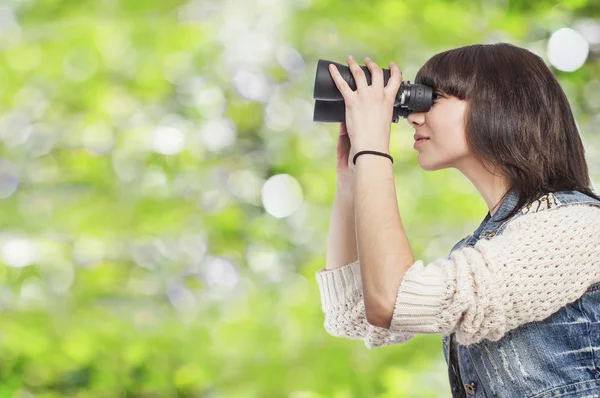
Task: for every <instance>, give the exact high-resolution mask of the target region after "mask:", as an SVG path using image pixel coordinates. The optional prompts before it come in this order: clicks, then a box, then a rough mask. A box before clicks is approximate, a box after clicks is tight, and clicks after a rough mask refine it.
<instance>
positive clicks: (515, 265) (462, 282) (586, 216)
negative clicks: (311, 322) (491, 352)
mask: <svg viewBox="0 0 600 398" xmlns="http://www.w3.org/2000/svg"><path fill="white" fill-rule="evenodd" d="M316 278H317V282H318V285H319V289H320V294H321V305H322V309H323V312H324V313H325V322H324V326H325V330H326V331H327V332H328V333H329V334H331V335H333V336H338V337H346V338H350V339H361V340H364V342H365V345H366V346H367V347H368V348H369V349H373V348H376V347H379V346H386V345H391V344H401V343H405V342H407V341H408V340H410V339H411V338H412V337H413V336H414V334H415V333H422V334H433V333H436V334H441V335H447V334H450V333H452V332H456V341H457V342H458V343H459V344H463V345H468V344H473V343H476V342H479V341H481V340H482V339H488V340H491V341H497V340H499V339H500V338H502V336H503V335H504V334H505V333H507V332H508V331H510V330H512V329H514V328H516V327H518V326H520V325H522V324H524V323H528V322H532V321H538V320H542V319H544V318H547V317H548V316H550V315H552V314H553V313H555V312H556V311H558V310H559V309H560V308H562V307H563V306H565V305H566V304H568V303H571V302H573V301H575V300H577V299H578V298H579V297H581V296H582V295H583V293H584V292H585V291H586V289H587V288H588V287H589V286H590V285H592V284H594V283H596V282H600V207H596V206H591V205H571V206H559V207H556V208H550V209H548V210H544V211H540V212H536V213H531V214H525V215H523V216H521V217H520V218H518V219H516V220H514V221H511V222H510V223H508V224H507V226H506V229H505V230H504V232H503V233H502V234H500V235H496V236H494V237H493V238H491V239H487V240H486V239H484V238H481V239H480V240H479V241H478V242H477V243H476V244H475V246H474V247H464V248H462V249H457V250H455V251H454V252H453V253H452V254H451V255H449V256H447V257H446V258H440V259H438V260H435V261H434V262H432V263H430V264H429V265H427V266H426V267H425V266H424V265H423V261H422V260H418V261H416V262H415V263H414V264H413V265H412V266H411V267H410V268H409V269H408V270H407V272H406V273H405V274H404V277H403V279H402V282H401V284H400V286H399V288H398V295H397V297H396V304H395V308H394V312H393V316H392V320H391V325H390V328H389V329H386V328H381V327H378V326H374V325H371V324H369V323H368V322H367V318H366V316H365V306H364V297H363V293H362V281H361V276H360V264H359V262H358V261H356V262H353V263H350V264H346V265H344V266H342V267H340V268H336V269H333V270H326V269H325V268H323V269H320V270H319V271H317V273H316Z"/></svg>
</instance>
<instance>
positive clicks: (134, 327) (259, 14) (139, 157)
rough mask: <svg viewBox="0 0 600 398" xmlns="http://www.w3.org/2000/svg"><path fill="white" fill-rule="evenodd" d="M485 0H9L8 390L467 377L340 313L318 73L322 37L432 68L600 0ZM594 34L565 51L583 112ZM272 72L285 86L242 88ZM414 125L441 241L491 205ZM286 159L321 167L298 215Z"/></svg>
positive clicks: (411, 231)
mask: <svg viewBox="0 0 600 398" xmlns="http://www.w3.org/2000/svg"><path fill="white" fill-rule="evenodd" d="M487 3H488V2H478V3H470V2H458V1H446V0H427V1H425V2H423V1H416V0H408V1H403V2H397V1H393V0H378V1H337V0H314V1H299V2H293V1H289V2H283V1H280V2H275V1H252V0H231V1H229V2H219V1H212V2H210V1H197V2H190V3H188V4H186V3H185V2H183V1H173V0H171V1H165V0H162V1H152V2H141V1H135V0H128V1H120V2H119V1H101V2H98V1H77V2H75V1H58V0H29V1H21V0H19V1H17V0H13V1H12V2H8V3H5V4H6V5H5V6H2V7H3V8H0V10H4V11H5V12H4V13H2V14H0V15H4V16H5V18H3V19H2V18H0V20H1V21H3V22H2V24H1V25H0V49H1V50H2V52H1V53H0V73H1V76H2V79H1V81H0V108H1V109H2V113H1V114H0V158H2V159H6V160H8V161H9V162H10V164H11V167H12V169H11V170H9V169H8V168H7V167H6V166H4V169H0V194H2V193H3V192H5V191H3V189H8V188H6V187H7V186H8V185H9V184H10V179H11V178H12V176H17V177H18V179H19V185H18V187H17V189H16V190H15V191H14V192H13V193H11V194H7V195H3V199H0V200H1V202H0V203H1V205H2V212H0V225H2V227H3V228H2V231H1V232H0V310H1V311H2V312H1V313H0V396H1V397H29V396H36V397H45V398H46V397H47V398H49V397H63V396H72V397H117V396H131V397H163V396H164V397H171V396H182V397H183V396H189V397H207V398H208V397H231V398H233V397H236V398H237V397H240V398H259V397H260V398H264V397H289V398H325V397H327V398H330V397H333V398H358V397H360V398H362V397H379V398H387V397H390V398H391V397H417V396H418V397H442V396H447V395H448V382H447V380H446V377H447V373H446V372H447V371H446V367H445V362H444V358H443V354H442V352H441V341H440V336H435V335H434V336H416V337H415V338H414V339H413V340H411V341H410V342H409V343H407V344H403V345H398V346H389V347H385V348H379V349H376V350H373V351H369V350H367V349H366V347H365V346H364V344H363V343H362V342H360V341H352V340H345V339H339V338H335V337H332V336H329V335H327V334H326V332H325V330H324V329H323V314H322V312H321V307H320V301H319V291H318V287H317V284H316V281H315V278H314V274H315V272H316V271H317V270H318V269H320V268H322V267H324V262H325V247H326V234H327V229H328V219H329V215H330V208H331V204H332V201H333V195H334V190H335V178H336V177H335V141H334V140H335V138H336V136H337V125H333V124H332V125H318V124H316V123H312V121H311V119H310V118H311V117H312V105H313V102H312V88H313V83H314V80H313V79H314V73H315V65H316V61H317V59H319V58H323V59H329V60H339V61H341V60H343V59H345V57H346V56H347V55H348V54H352V55H353V56H354V57H355V58H356V59H362V57H364V56H367V55H368V56H371V57H372V58H373V59H374V60H375V62H377V63H378V64H379V65H380V66H382V67H385V68H387V63H388V62H389V61H392V60H393V61H395V62H396V63H397V64H398V65H401V69H402V70H403V71H404V73H405V79H407V78H408V79H409V80H413V79H414V74H415V73H416V71H417V70H418V68H419V67H420V65H422V64H423V63H424V62H425V61H426V60H427V59H428V58H429V57H430V56H432V55H433V54H435V53H437V52H439V51H443V50H446V49H449V48H453V47H459V46H463V45H468V44H473V43H481V42H486V41H488V40H495V39H497V38H500V39H501V40H502V41H511V42H513V43H515V44H518V45H522V46H532V47H535V46H536V45H539V43H540V41H541V42H545V41H546V40H547V39H548V37H549V36H550V34H551V33H552V32H553V31H554V30H555V29H557V28H558V27H560V26H562V24H564V25H569V24H570V23H572V22H573V21H575V20H576V19H577V18H578V17H579V16H586V17H592V18H593V17H595V16H597V15H598V9H597V5H595V2H591V1H585V0H571V1H566V2H553V1H534V2H532V1H510V2H508V1H507V2H505V5H504V6H503V5H501V4H502V2H500V3H498V5H496V6H495V5H494V3H493V2H489V4H488V5H487V6H486V7H487V8H485V9H484V8H483V7H482V5H483V4H487ZM261 32H263V36H260V34H261ZM252 35H256V36H252ZM536 43H537V44H536ZM268 45H270V46H272V48H269V47H268ZM290 49H295V50H296V51H297V54H299V55H300V56H301V58H302V61H300V62H298V60H297V59H296V58H294V54H296V53H294V52H293V51H290ZM542 49H543V47H542ZM593 56H594V54H591V55H590V60H588V62H587V63H586V64H585V65H584V66H583V67H582V68H580V69H579V70H577V71H576V72H573V73H564V72H557V76H559V78H560V80H561V83H564V84H565V86H568V87H569V89H570V90H572V94H573V97H571V96H570V98H571V99H572V101H573V108H574V112H575V113H576V115H577V117H578V122H580V123H581V127H582V133H583V134H586V133H587V132H588V131H589V130H590V129H591V126H592V125H593V121H594V120H597V117H598V115H594V112H598V111H599V108H598V107H594V106H593V105H588V100H589V97H590V95H592V94H593V95H596V92H595V91H591V94H590V93H589V92H587V91H585V87H586V85H587V84H588V82H592V81H593V82H596V83H595V84H598V83H597V82H598V75H599V73H600V72H599V71H600V69H599V68H598V61H597V59H598V58H597V54H595V57H596V58H595V59H594V58H593ZM252 73H257V74H259V75H260V74H264V77H265V78H266V79H267V81H269V82H270V84H272V85H273V87H275V86H277V90H276V92H275V91H274V92H273V93H274V94H276V95H277V96H279V97H278V98H279V100H278V101H276V102H275V101H274V102H273V103H271V102H270V101H269V98H270V97H265V98H266V99H264V100H260V99H256V98H254V99H253V98H248V94H247V93H246V94H244V93H245V91H244V90H250V91H248V92H253V93H255V94H256V93H260V89H259V88H257V87H258V86H257V85H258V83H257V81H260V78H255V79H254V80H252V79H248V80H244V79H247V76H248V74H252ZM267 87H271V86H268V85H267ZM256 95H259V94H256ZM594 117H595V118H596V119H594ZM228 126H229V127H228ZM231 126H233V128H231ZM160 128H163V129H166V130H161V131H159V129H160ZM232 131H233V140H230V139H228V134H232ZM392 132H393V136H392V151H393V152H394V158H395V164H394V167H395V172H396V176H397V181H396V183H397V187H398V196H399V208H400V213H401V215H402V218H403V223H404V226H405V228H406V230H407V233H408V235H409V237H410V240H411V245H412V247H413V250H414V251H415V256H416V257H417V258H423V259H424V260H425V261H433V260H434V259H435V258H437V257H442V256H445V255H446V254H447V252H448V251H449V250H450V248H451V247H452V245H453V244H454V243H455V242H456V241H458V240H459V239H460V238H462V237H463V236H466V234H467V233H469V232H470V231H471V230H472V229H473V228H474V227H476V225H478V223H479V222H480V221H481V219H482V218H483V216H484V215H485V213H486V211H487V209H486V207H485V204H484V203H482V202H481V201H480V199H479V196H478V193H477V192H476V191H475V190H474V189H473V187H471V186H470V184H469V183H468V181H466V180H465V179H464V177H463V176H462V175H458V174H457V172H456V171H455V170H443V171H439V172H437V173H424V172H423V171H422V170H420V169H419V167H418V164H417V162H416V153H414V151H412V150H411V145H412V138H411V136H412V129H411V128H410V127H409V126H408V125H407V124H406V123H405V122H404V121H401V122H400V124H398V125H393V127H392ZM181 140H183V142H184V144H183V146H181V147H177V146H178V145H181V143H180V141H181ZM593 140H594V139H593V137H591V136H590V137H589V142H591V143H595V141H593ZM275 174H289V175H290V176H292V177H294V178H295V179H296V180H297V181H298V182H299V183H300V185H301V187H302V191H303V203H304V207H302V208H300V209H299V210H298V211H297V212H296V214H293V215H290V216H289V217H275V216H274V215H272V214H270V213H269V212H268V211H266V210H265V208H264V207H263V202H262V200H263V199H264V198H262V197H261V188H262V186H263V184H264V182H265V180H267V179H268V178H269V177H271V176H273V175H275ZM432 242H433V244H432ZM2 261H4V262H2ZM227 264H229V266H228V265H227ZM232 269H233V271H232V272H230V271H231V270H232ZM228 270H230V271H228ZM228 272H229V273H228ZM31 394H33V395H31Z"/></svg>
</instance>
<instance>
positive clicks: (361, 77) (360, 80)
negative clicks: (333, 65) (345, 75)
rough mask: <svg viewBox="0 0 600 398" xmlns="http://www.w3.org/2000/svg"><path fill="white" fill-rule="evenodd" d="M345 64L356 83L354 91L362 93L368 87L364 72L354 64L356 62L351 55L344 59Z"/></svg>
mask: <svg viewBox="0 0 600 398" xmlns="http://www.w3.org/2000/svg"><path fill="white" fill-rule="evenodd" d="M346 62H348V67H349V68H350V71H351V72H352V75H353V76H354V81H355V82H356V89H357V90H363V91H364V90H365V89H366V88H367V86H368V84H367V77H366V76H365V71H363V70H362V68H361V67H360V65H358V64H357V63H356V61H355V60H354V58H353V57H352V56H351V55H349V56H348V58H346Z"/></svg>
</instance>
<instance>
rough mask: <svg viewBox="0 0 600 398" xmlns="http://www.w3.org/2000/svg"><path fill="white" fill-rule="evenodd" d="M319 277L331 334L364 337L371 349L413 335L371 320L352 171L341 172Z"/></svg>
mask: <svg viewBox="0 0 600 398" xmlns="http://www.w3.org/2000/svg"><path fill="white" fill-rule="evenodd" d="M316 277H317V281H318V284H319V289H320V293H321V304H322V309H323V313H324V314H325V322H324V327H325V330H326V331H327V332H328V333H329V334H330V335H332V336H336V337H346V338H350V339H360V340H364V341H365V345H366V346H367V347H368V348H370V349H372V348H375V347H379V346H384V345H389V344H398V343H402V342H405V341H408V340H409V339H410V338H411V337H412V336H413V334H401V335H400V336H392V335H391V334H390V332H389V330H388V329H384V328H380V327H377V326H373V325H370V324H369V323H368V322H367V318H366V315H365V306H364V297H363V293H362V282H361V277H360V264H359V262H358V253H357V246H356V225H355V221H354V179H353V176H351V175H339V174H338V181H337V189H336V195H335V199H334V202H333V209H332V213H331V221H330V227H329V237H328V240H327V258H326V267H325V268H323V269H320V270H319V271H318V272H317V274H316Z"/></svg>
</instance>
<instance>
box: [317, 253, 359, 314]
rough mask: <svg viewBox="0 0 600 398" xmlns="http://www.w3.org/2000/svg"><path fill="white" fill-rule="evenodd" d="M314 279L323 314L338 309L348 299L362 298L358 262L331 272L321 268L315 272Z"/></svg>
mask: <svg viewBox="0 0 600 398" xmlns="http://www.w3.org/2000/svg"><path fill="white" fill-rule="evenodd" d="M316 278H317V283H318V284H319V290H320V292H321V308H322V309H323V312H325V313H327V312H331V311H333V310H335V309H337V308H339V306H340V305H342V304H344V303H346V302H347V301H348V298H360V297H362V279H361V278H360V263H359V261H358V260H356V261H355V262H353V263H350V264H346V265H343V266H341V267H339V268H334V269H331V270H328V269H325V268H322V269H320V270H319V271H317V273H316Z"/></svg>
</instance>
